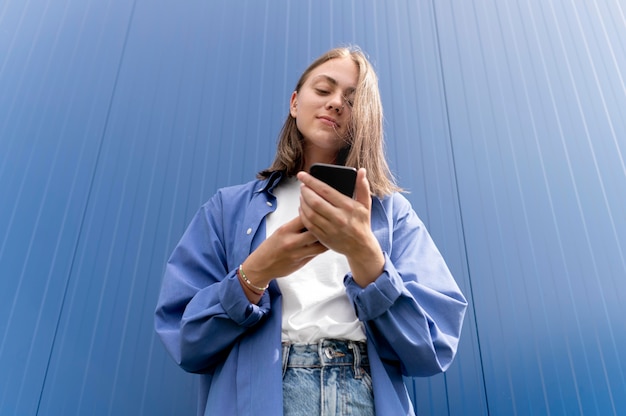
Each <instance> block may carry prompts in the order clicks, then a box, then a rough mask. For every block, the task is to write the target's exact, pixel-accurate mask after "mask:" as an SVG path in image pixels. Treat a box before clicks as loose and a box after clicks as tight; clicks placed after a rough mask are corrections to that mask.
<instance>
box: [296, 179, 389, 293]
mask: <svg viewBox="0 0 626 416" xmlns="http://www.w3.org/2000/svg"><path fill="white" fill-rule="evenodd" d="M298 179H299V180H300V181H301V182H302V190H301V196H300V210H299V212H300V218H302V222H303V223H304V226H305V227H306V228H307V230H309V232H311V233H312V234H313V235H314V236H315V237H316V238H317V239H318V240H319V242H320V243H321V244H323V245H324V246H326V247H328V248H330V249H332V250H334V251H336V252H338V253H341V254H343V255H345V256H346V258H347V259H348V263H349V264H350V269H351V270H352V274H353V276H354V280H355V281H356V282H357V283H358V284H359V285H361V286H366V285H367V284H368V283H370V282H372V281H374V280H375V279H376V278H377V277H378V276H379V275H380V274H381V273H382V270H383V266H384V263H385V259H384V256H383V254H382V250H381V248H380V245H379V244H378V240H376V237H375V236H374V233H373V232H372V229H371V225H370V217H371V209H372V197H371V194H370V188H369V182H368V180H367V176H366V172H365V169H363V168H361V169H359V171H358V172H357V179H356V187H355V199H352V198H349V197H347V196H345V195H343V194H341V193H340V192H338V191H336V190H335V189H333V188H332V187H331V186H329V185H327V184H325V183H324V182H322V181H320V180H318V179H316V178H314V177H313V176H311V175H309V174H308V173H306V172H300V173H298Z"/></svg>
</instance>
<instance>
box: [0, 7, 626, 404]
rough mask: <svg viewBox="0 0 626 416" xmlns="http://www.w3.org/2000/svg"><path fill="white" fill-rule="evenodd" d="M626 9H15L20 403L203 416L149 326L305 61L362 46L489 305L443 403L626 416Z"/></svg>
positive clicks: (3, 147) (10, 138)
mask: <svg viewBox="0 0 626 416" xmlns="http://www.w3.org/2000/svg"><path fill="white" fill-rule="evenodd" d="M625 16H626V5H625V4H624V3H623V2H622V1H621V0H604V1H602V0H596V1H586V0H560V1H557V0H553V1H544V0H504V1H499V0H467V1H452V0H437V1H434V0H433V1H427V0H390V1H385V2H383V1H374V0H352V1H348V0H336V1H330V0H326V1H313V0H309V1H304V0H302V1H286V0H265V1H261V0H258V1H253V0H250V1H243V0H231V1H225V0H224V1H209V0H204V1H200V0H188V1H183V2H175V1H167V0H150V1H148V0H134V1H129V0H98V1H96V0H54V1H53V0H29V1H24V0H0V414H2V415H13V414H19V415H35V414H38V415H57V414H63V415H71V414H76V415H78V414H80V415H84V414H92V415H104V414H115V415H118V414H123V415H148V414H150V415H174V414H176V415H181V414H194V413H195V402H196V391H195V388H196V381H195V378H194V376H192V375H189V374H186V373H184V372H183V371H182V370H180V369H178V368H177V367H176V366H175V365H174V364H173V362H172V360H171V359H170V358H169V357H168V356H167V355H166V353H165V351H164V349H163V347H162V346H161V344H160V342H159V340H158V339H157V338H156V337H155V334H154V332H153V329H152V313H153V310H154V307H155V303H156V297H157V293H158V290H159V286H160V281H161V275H162V271H163V267H164V263H165V261H166V259H167V257H168V255H169V253H170V252H171V250H172V248H173V247H174V245H175V244H176V242H177V240H178V238H179V237H180V235H181V233H182V232H183V230H184V228H185V227H186V225H187V223H188V221H189V220H190V218H191V216H192V215H193V213H194V212H195V211H196V210H197V209H198V207H199V206H200V204H201V203H203V202H204V201H205V200H206V199H208V198H209V197H210V196H211V195H212V194H213V193H214V192H215V190H216V189H217V188H218V187H221V186H226V185H230V184H235V183H240V182H244V181H248V180H250V179H251V178H253V176H254V174H255V173H256V172H257V171H258V170H260V169H262V168H265V167H267V166H268V165H269V163H270V161H271V159H272V156H273V154H274V149H275V143H276V137H277V135H278V131H279V129H280V127H281V126H282V122H283V120H284V118H285V116H286V114H287V111H288V99H289V96H290V93H291V91H292V89H293V88H294V86H295V83H296V81H297V78H298V76H299V74H300V73H301V72H302V71H303V70H304V69H305V68H306V66H307V65H308V63H309V62H310V61H311V60H312V59H314V58H315V57H317V56H318V55H319V54H321V53H322V52H324V51H325V50H327V49H329V48H331V47H334V46H337V45H345V44H358V45H360V46H361V47H362V48H363V49H364V50H365V51H366V52H367V53H368V55H369V56H370V58H371V60H372V62H373V63H374V65H375V67H376V69H377V71H378V74H379V77H380V87H381V92H382V96H383V104H384V108H385V114H386V116H385V129H386V136H387V153H388V157H389V160H390V163H391V166H392V169H393V170H394V172H395V173H396V174H397V177H398V179H399V182H400V184H401V185H402V186H403V187H405V188H407V189H408V190H409V191H410V193H409V194H408V195H407V196H408V198H409V199H410V200H411V202H412V203H413V205H414V207H415V209H416V211H417V212H418V214H419V215H420V216H421V217H422V218H423V220H424V221H425V223H426V225H427V226H428V228H429V230H430V232H431V234H432V235H433V238H434V239H435V241H436V243H437V245H438V246H439V248H440V250H441V251H442V253H443V255H444V257H445V258H446V260H447V262H448V263H449V266H450V268H451V270H452V271H453V273H454V275H455V277H456V279H457V281H458V283H459V285H460V286H461V288H462V290H463V291H464V293H465V294H466V295H467V297H468V299H469V301H470V309H469V310H468V314H467V319H466V322H465V326H464V329H463V336H462V340H461V344H460V348H459V353H458V357H457V360H456V361H455V363H454V364H453V366H452V367H451V368H450V370H449V371H448V372H447V373H446V374H442V375H438V376H435V377H432V378H427V379H414V380H413V379H411V380H409V379H407V387H408V388H409V391H410V393H411V395H412V397H414V398H415V401H416V404H417V409H418V412H419V413H420V414H432V415H442V414H449V415H467V414H472V415H474V414H475V415H483V414H493V415H508V414H520V415H526V414H552V415H572V414H586V415H600V414H601V415H610V414H615V415H617V414H626V356H625V355H624V351H626V319H625V316H626V306H625V304H626V250H625V247H626V214H625V212H626V162H625V158H626V40H625V39H626V17H625Z"/></svg>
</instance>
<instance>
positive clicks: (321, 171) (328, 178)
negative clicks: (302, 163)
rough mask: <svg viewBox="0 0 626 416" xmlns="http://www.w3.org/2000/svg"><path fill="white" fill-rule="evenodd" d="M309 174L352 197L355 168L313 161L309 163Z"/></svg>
mask: <svg viewBox="0 0 626 416" xmlns="http://www.w3.org/2000/svg"><path fill="white" fill-rule="evenodd" d="M310 173H311V175H313V176H314V177H316V178H317V179H319V180H321V181H322V182H326V183H327V184H329V185H330V186H332V187H333V188H335V189H336V190H338V191H339V192H341V193H342V194H344V195H346V196H349V197H350V198H352V196H353V195H354V186H355V184H356V169H355V168H351V167H348V166H340V165H330V164H327V163H314V164H313V165H311V170H310Z"/></svg>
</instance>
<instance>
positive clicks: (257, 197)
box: [155, 173, 467, 416]
mask: <svg viewBox="0 0 626 416" xmlns="http://www.w3.org/2000/svg"><path fill="white" fill-rule="evenodd" d="M281 178H282V175H281V174H280V173H275V174H273V175H272V176H271V177H270V178H269V179H266V180H255V181H252V182H249V183H247V184H244V185H239V186H233V187H228V188H224V189H221V190H219V191H218V192H217V193H216V194H215V195H214V196H213V197H212V198H211V199H210V200H209V201H208V202H207V203H206V204H204V205H203V206H202V207H201V209H200V210H199V211H198V213H197V214H196V215H195V217H194V218H193V220H192V221H191V223H190V225H189V227H188V228H187V230H186V231H185V233H184V235H183V237H182V238H181V240H180V242H179V244H178V245H177V246H176V248H175V249H174V251H173V253H172V255H171V257H170V259H169V261H168V263H167V266H166V270H165V276H164V280H163V284H162V287H161V294H160V297H159V301H158V305H157V309H156V314H155V329H156V331H157V333H158V334H159V336H160V337H161V339H162V341H163V343H164V345H165V347H166V349H167V350H168V352H169V353H170V354H171V355H172V357H173V358H174V360H175V361H176V362H177V363H178V364H179V365H180V366H181V367H182V368H183V369H185V370H187V371H190V372H193V373H199V374H201V382H200V392H199V394H200V400H199V409H198V412H199V414H205V415H253V414H254V415H270V416H273V415H282V412H283V403H282V367H281V304H282V303H281V302H282V300H281V296H282V295H281V293H280V290H279V288H278V284H277V283H276V282H275V281H272V282H271V283H270V286H269V289H268V290H267V291H266V292H265V293H264V294H263V296H262V297H261V300H260V301H259V303H258V304H257V305H253V304H251V303H250V302H249V301H248V299H247V298H246V295H245V294H244V292H243V289H242V287H241V284H240V283H239V280H238V278H237V275H236V269H237V267H238V266H239V264H240V263H242V262H243V261H244V260H245V259H246V257H247V256H248V255H249V254H250V253H251V252H252V251H253V250H255V249H256V248H257V247H258V246H259V244H261V242H262V241H263V240H264V239H265V236H266V233H265V217H266V216H267V215H268V214H269V213H270V212H272V211H273V210H274V209H275V208H276V198H275V197H274V195H273V193H272V190H273V189H274V187H275V186H276V185H277V184H278V183H279V181H280V179H281ZM371 225H372V230H373V232H374V235H375V236H376V238H377V239H378V242H379V243H380V247H381V248H382V251H383V253H384V256H385V265H384V270H383V273H382V274H381V275H380V276H379V277H378V278H377V279H376V280H375V281H374V282H373V283H371V284H369V285H368V286H366V287H365V288H361V287H360V286H359V285H357V284H356V283H355V282H354V281H353V279H352V275H351V274H350V273H348V274H347V275H346V276H345V278H344V285H345V287H346V293H347V294H348V297H349V299H350V301H351V302H352V304H353V305H354V308H355V311H356V314H357V316H358V318H359V319H360V320H361V321H362V322H363V323H364V326H365V330H366V334H367V347H368V354H369V360H370V368H371V373H372V382H373V389H374V401H375V408H376V414H378V415H385V416H386V415H394V416H397V415H413V414H414V411H413V408H412V405H411V402H410V400H409V396H408V393H407V390H406V387H405V386H404V381H403V377H402V376H403V375H404V376H411V377H412V376H428V375H432V374H436V373H439V372H442V371H445V370H446V369H447V368H448V366H449V365H450V364H451V362H452V360H453V358H454V355H455V354H456V350H457V345H458V340H459V335H460V332H461V326H462V324H463V317H464V315H465V310H466V308H467V302H466V300H465V298H464V297H463V295H462V293H461V292H460V290H459V288H458V286H457V284H456V282H455V281H454V279H453V277H452V275H451V274H450V271H449V270H448V268H447V266H446V264H445V262H444V260H443V258H442V257H441V255H440V253H439V251H438V250H437V248H436V247H435V245H434V243H433V241H432V239H431V237H430V235H429V234H428V232H427V231H426V229H425V227H424V224H423V223H422V221H421V220H420V219H419V218H418V216H417V215H416V214H415V212H414V211H413V209H412V208H411V205H410V203H409V202H408V201H407V200H406V199H405V198H404V197H403V196H402V195H400V194H398V193H395V194H393V195H391V196H388V197H385V198H384V199H378V198H373V199H372V214H371Z"/></svg>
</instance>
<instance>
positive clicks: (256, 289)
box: [237, 264, 270, 295]
mask: <svg viewBox="0 0 626 416" xmlns="http://www.w3.org/2000/svg"><path fill="white" fill-rule="evenodd" d="M237 272H238V274H239V277H241V279H242V280H243V282H244V283H245V284H246V285H248V287H249V288H250V289H252V291H253V292H254V293H256V294H257V295H262V294H263V292H265V290H266V289H267V288H268V287H269V286H270V285H269V284H267V285H265V287H258V286H255V285H254V284H252V282H251V281H250V280H248V278H247V277H246V274H245V273H244V272H243V264H240V265H239V269H237Z"/></svg>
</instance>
